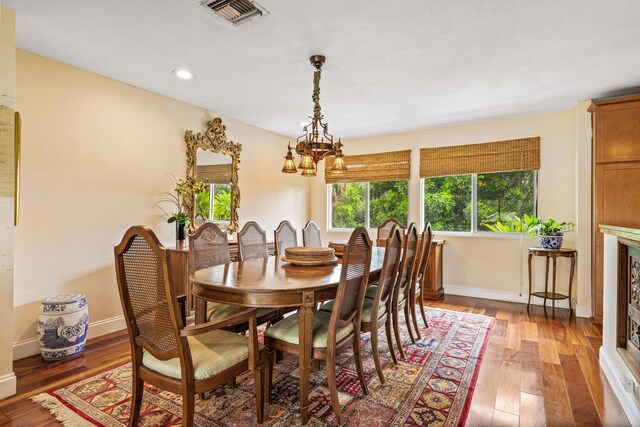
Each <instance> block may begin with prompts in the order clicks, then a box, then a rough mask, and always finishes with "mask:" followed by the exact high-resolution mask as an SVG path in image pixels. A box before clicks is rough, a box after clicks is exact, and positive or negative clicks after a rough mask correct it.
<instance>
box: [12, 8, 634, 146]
mask: <svg viewBox="0 0 640 427" xmlns="http://www.w3.org/2000/svg"><path fill="white" fill-rule="evenodd" d="M259 2H260V4H261V5H262V6H263V7H265V8H266V9H267V10H268V11H269V12H270V14H269V15H268V16H265V17H262V18H259V19H257V20H255V21H253V22H249V23H247V24H244V25H241V26H237V27H234V26H233V25H231V24H228V23H226V22H224V21H222V20H220V19H219V18H218V17H217V16H215V15H214V14H213V13H212V12H210V11H208V10H206V9H204V8H203V7H202V6H200V4H199V1H198V0H135V1H131V0H110V1H104V0H102V1H97V0H73V1H72V0H66V1H61V0H58V1H52V0H4V1H3V2H2V3H3V5H4V6H8V7H10V8H13V9H15V10H16V11H17V44H18V46H19V47H20V48H23V49H26V50H29V51H32V52H35V53H38V54H41V55H44V56H48V57H51V58H54V59H56V60H59V61H62V62H65V63H68V64H72V65H75V66H77V67H80V68H84V69H87V70H90V71H93V72H96V73H98V74H102V75H105V76H108V77H111V78H113V79H116V80H120V81H123V82H126V83H129V84H131V85H134V86H137V87H140V88H143V89H147V90H150V91H153V92H156V93H159V94H162V95H166V96H169V97H172V98H175V99H179V100H182V101H184V102H187V103H189V104H193V105H197V106H200V107H204V108H207V109H210V110H212V111H215V112H217V113H220V114H224V115H227V116H231V117H234V118H237V119H239V120H242V121H244V122H247V123H250V124H253V125H256V126H259V127H262V128H265V129H269V130H272V131H275V132H279V133H282V134H285V135H290V136H293V135H297V134H298V133H300V130H301V129H300V126H299V124H298V123H299V122H301V121H303V120H305V118H306V116H308V115H309V114H311V112H312V103H311V90H312V78H313V76H312V74H313V68H312V67H311V65H310V64H309V62H308V57H309V56H310V55H312V54H324V55H326V56H327V63H326V65H325V67H324V68H323V74H322V82H321V88H322V91H321V97H320V101H321V104H322V107H323V113H324V115H325V117H326V119H327V121H328V123H329V124H330V127H331V128H330V131H331V132H332V133H333V134H334V135H336V137H341V138H352V137H356V136H366V135H374V134H383V133H394V132H400V131H407V130H413V129H420V128H426V127H434V126H443V125H450V124H456V123H463V122H471V121H478V120H487V119H492V118H499V117H508V116H517V115H524V114H531V113H538V112H544V111H554V110H561V109H566V108H570V107H572V106H573V105H574V104H575V102H576V101H578V100H582V99H589V98H596V97H601V96H607V95H610V94H614V93H616V92H618V91H620V90H621V89H626V88H632V87H639V86H640V1H637V0H627V1H618V0H607V1H601V0H563V1H558V0H536V1H532V0H493V1H489V0H484V1H481V0H480V1H471V0H467V1H460V0H457V1H451V0H450V1H435V0H400V1H379V0H347V1H345V0H323V1H317V0H316V1H314V0H296V1H290V0H289V1H287V0H259ZM177 68H187V69H189V70H191V71H192V72H194V73H195V74H196V75H197V78H196V79H195V80H192V81H180V80H178V79H176V78H175V77H174V76H173V75H172V70H174V69H177Z"/></svg>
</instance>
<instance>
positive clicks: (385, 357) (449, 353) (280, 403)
mask: <svg viewBox="0 0 640 427" xmlns="http://www.w3.org/2000/svg"><path fill="white" fill-rule="evenodd" d="M419 317H420V316H419ZM427 319H428V321H429V328H428V329H427V330H426V335H425V334H423V336H422V339H421V340H420V341H418V342H417V343H416V344H411V341H410V340H409V337H408V334H407V331H406V329H403V331H402V332H403V333H402V337H403V338H404V351H405V355H406V360H404V361H399V364H398V365H395V364H394V363H393V362H392V361H391V356H390V354H389V351H388V347H387V343H386V340H385V339H384V336H385V334H384V330H383V329H381V330H380V337H381V340H380V349H381V358H382V364H383V366H384V375H385V379H386V383H385V384H384V385H382V384H380V381H379V380H378V376H377V375H376V372H375V367H374V364H373V358H372V356H371V346H370V342H369V341H370V338H369V334H364V335H363V337H362V346H363V364H364V372H365V377H366V380H367V383H368V385H369V395H368V396H365V395H364V394H363V393H362V391H361V389H360V384H359V382H358V378H357V374H356V370H355V366H354V363H353V355H352V353H351V352H346V353H343V354H342V355H340V357H339V360H338V362H339V365H340V367H339V368H338V369H337V376H338V388H339V392H340V402H341V405H342V411H343V415H344V419H345V424H346V425H350V426H402V425H409V426H427V425H428V426H456V425H463V424H464V422H465V420H466V417H467V414H468V412H469V405H470V403H471V397H472V395H473V390H474V387H475V383H476V380H477V377H478V371H479V369H480V362H481V360H482V355H483V353H484V350H485V346H486V343H487V339H488V336H489V331H490V330H491V327H492V325H493V321H494V319H493V318H490V317H486V316H480V315H475V314H468V313H460V312H453V311H447V310H439V309H433V308H430V309H428V310H427ZM402 323H403V322H402ZM419 324H420V326H421V328H422V327H423V325H422V321H420V322H419ZM422 330H423V331H424V329H422ZM297 368H298V363H297V358H296V357H292V356H285V358H284V360H283V361H282V362H280V363H278V364H277V365H276V368H275V372H274V383H273V390H272V392H273V395H272V396H273V400H272V403H271V405H270V406H269V407H268V408H269V415H268V418H267V421H266V422H265V424H264V425H266V426H287V427H288V426H292V425H298V424H299V423H300V421H299V416H298V413H299V385H298V384H299V383H298V369H297ZM237 384H238V385H237V387H236V388H230V387H227V386H225V387H222V388H220V389H218V390H215V391H213V392H211V393H210V394H208V395H207V398H206V399H205V400H203V401H202V400H200V399H199V398H197V397H196V416H195V424H196V425H197V426H220V427H223V426H248V425H255V420H256V412H255V397H254V394H253V393H254V387H253V375H252V374H251V373H246V374H244V375H242V376H240V377H238V379H237ZM130 390H131V365H130V364H126V365H123V366H120V367H117V368H114V369H111V370H109V371H107V372H104V373H102V374H99V375H96V376H93V377H90V378H87V379H85V380H82V381H79V382H76V383H73V384H69V385H67V386H65V387H61V388H58V389H56V390H52V391H49V392H46V393H41V394H39V395H37V396H33V397H32V400H33V401H35V402H37V403H39V404H40V405H42V406H43V407H45V408H47V409H49V410H50V411H51V412H52V414H54V415H55V416H56V418H57V419H58V420H59V421H61V422H62V423H63V424H64V425H65V426H67V427H68V426H94V425H95V426H126V425H127V423H128V417H129V408H130V398H131V395H130ZM181 411H182V408H181V397H180V396H177V395H175V394H172V393H168V392H165V391H161V390H158V389H156V388H154V387H151V386H149V385H147V386H146V388H145V394H144V400H143V403H142V411H141V419H140V425H142V426H179V425H181V419H180V416H181ZM309 415H310V417H309V418H310V419H309V423H308V425H310V426H329V425H335V416H334V414H333V410H332V407H331V398H330V396H329V390H328V386H327V379H326V372H325V369H324V365H322V367H321V368H320V369H319V370H318V371H317V372H313V373H312V375H311V392H310V406H309Z"/></svg>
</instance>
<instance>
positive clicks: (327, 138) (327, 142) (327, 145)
mask: <svg viewBox="0 0 640 427" xmlns="http://www.w3.org/2000/svg"><path fill="white" fill-rule="evenodd" d="M309 60H310V61H311V65H313V66H314V67H315V69H316V71H315V72H314V73H313V95H312V96H311V99H312V100H313V116H309V118H310V119H311V123H309V124H306V125H304V127H303V132H304V134H302V135H300V136H299V137H298V139H297V140H296V147H295V150H296V153H297V154H299V155H300V156H302V157H301V158H300V164H299V165H298V169H301V170H302V176H316V169H317V167H318V162H319V161H321V160H322V159H324V158H325V157H327V156H335V160H334V162H333V167H332V168H331V173H332V174H336V175H344V174H345V173H346V171H347V166H346V164H345V162H344V156H343V154H342V142H341V141H340V139H338V142H335V143H334V142H333V135H331V134H330V133H329V125H328V124H327V123H325V122H324V121H323V119H324V116H323V115H322V111H321V109H320V73H321V72H322V65H323V64H324V61H325V57H324V56H322V55H313V56H312V57H311V58H309ZM287 150H288V151H287V155H286V156H285V162H284V167H283V168H282V172H284V173H296V172H298V169H296V164H295V163H294V161H293V154H292V150H293V148H292V147H291V144H289V147H288V149H287Z"/></svg>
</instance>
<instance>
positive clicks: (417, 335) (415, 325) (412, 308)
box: [407, 296, 422, 339]
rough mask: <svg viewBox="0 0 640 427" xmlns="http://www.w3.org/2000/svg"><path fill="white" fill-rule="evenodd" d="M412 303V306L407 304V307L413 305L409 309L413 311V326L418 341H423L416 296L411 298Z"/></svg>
mask: <svg viewBox="0 0 640 427" xmlns="http://www.w3.org/2000/svg"><path fill="white" fill-rule="evenodd" d="M411 302H412V304H407V305H411V307H409V310H410V311H411V318H412V319H413V326H414V327H415V329H416V339H421V338H422V337H421V336H420V328H418V316H417V315H416V314H417V313H416V298H415V296H414V297H412V298H411Z"/></svg>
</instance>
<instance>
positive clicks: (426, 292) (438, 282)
mask: <svg viewBox="0 0 640 427" xmlns="http://www.w3.org/2000/svg"><path fill="white" fill-rule="evenodd" d="M443 246H444V240H433V241H432V242H431V254H429V264H428V265H427V272H426V275H427V280H426V281H425V284H424V286H423V288H422V298H424V299H430V300H439V299H440V298H442V297H444V288H443V287H442V248H443Z"/></svg>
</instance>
